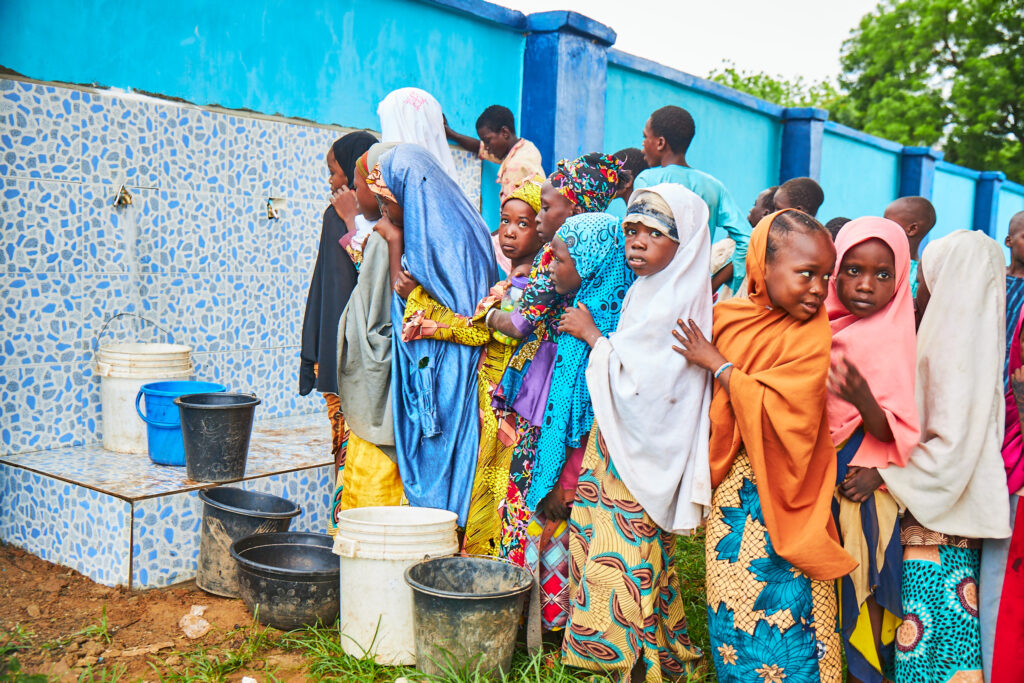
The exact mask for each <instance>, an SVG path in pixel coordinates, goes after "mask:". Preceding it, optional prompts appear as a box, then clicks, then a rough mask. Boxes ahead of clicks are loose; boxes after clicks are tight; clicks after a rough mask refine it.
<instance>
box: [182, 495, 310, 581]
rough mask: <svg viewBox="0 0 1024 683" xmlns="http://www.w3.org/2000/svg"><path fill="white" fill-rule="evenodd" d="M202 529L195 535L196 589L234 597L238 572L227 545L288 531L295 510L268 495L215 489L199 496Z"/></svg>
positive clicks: (296, 509) (296, 512)
mask: <svg viewBox="0 0 1024 683" xmlns="http://www.w3.org/2000/svg"><path fill="white" fill-rule="evenodd" d="M199 500H201V501H203V526H202V531H201V532H200V535H199V567H198V569H197V570H196V585H197V586H199V587H200V588H202V589H203V590H204V591H206V592H207V593H213V594H214V595H223V596H225V597H229V598H237V597H238V569H237V565H236V564H235V561H234V559H232V557H231V544H232V543H234V542H235V541H237V540H239V539H241V538H245V537H246V536H252V535H253V534H269V533H273V532H278V531H288V527H289V525H291V523H292V518H293V517H295V516H296V515H297V514H299V512H300V509H299V506H298V505H296V504H295V503H293V502H291V501H290V500H286V499H284V498H281V497H280V496H272V495H270V494H269V493H257V492H255V491H244V490H242V489H238V488H233V487H231V486H217V487H215V488H212V489H204V490H202V491H200V492H199Z"/></svg>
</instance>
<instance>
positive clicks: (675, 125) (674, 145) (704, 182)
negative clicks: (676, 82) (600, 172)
mask: <svg viewBox="0 0 1024 683" xmlns="http://www.w3.org/2000/svg"><path fill="white" fill-rule="evenodd" d="M693 135H694V123H693V117H692V116H690V112H688V111H686V110H685V109H683V108H682V107H675V106H671V105H670V106H667V107H662V108H661V109H658V110H657V111H655V112H654V113H653V114H651V117H650V118H649V119H648V120H647V124H646V125H644V145H643V151H644V158H645V159H647V163H648V164H650V165H651V168H649V169H647V170H646V171H644V172H642V173H641V174H640V175H638V176H637V177H636V179H635V180H634V181H633V189H634V190H639V189H641V188H644V187H651V186H653V185H658V184H660V183H677V184H679V185H682V186H683V187H686V188H687V189H689V190H691V191H692V192H695V193H696V194H697V195H698V196H700V198H701V199H703V200H704V203H705V204H707V205H708V227H709V228H710V229H711V241H712V242H714V241H715V239H716V238H718V236H717V233H718V230H719V229H720V228H721V229H724V230H725V231H726V232H727V233H728V234H729V237H731V238H732V240H733V241H734V242H736V250H735V251H734V252H733V255H732V263H733V280H732V284H731V286H732V289H733V290H734V291H735V290H736V289H737V288H738V287H739V285H740V283H741V282H742V281H743V276H744V274H745V273H746V260H747V244H748V243H749V242H750V227H749V226H748V225H747V221H746V220H745V217H744V216H743V213H742V211H740V208H739V206H737V205H736V202H735V201H734V200H733V198H732V195H730V194H729V190H727V189H726V187H725V185H723V184H722V182H721V181H720V180H718V179H717V178H715V177H714V176H712V175H710V174H708V173H704V172H703V171H698V170H697V169H695V168H690V167H689V166H687V164H686V150H687V149H689V147H690V142H692V141H693Z"/></svg>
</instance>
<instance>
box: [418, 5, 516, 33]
mask: <svg viewBox="0 0 1024 683" xmlns="http://www.w3.org/2000/svg"><path fill="white" fill-rule="evenodd" d="M417 1H418V2H422V3H423V4H425V5H437V6H438V7H444V8H445V9H449V10H452V11H454V12H458V13H459V14H466V15H469V16H471V17H474V18H476V19H483V20H484V21H489V22H491V23H495V24H501V25H502V26H508V27H509V28H514V29H518V30H520V31H522V30H525V29H526V15H525V14H523V13H522V12H520V11H518V10H514V9H508V8H507V7H502V6H501V5H495V4H494V3H492V2H484V0H417Z"/></svg>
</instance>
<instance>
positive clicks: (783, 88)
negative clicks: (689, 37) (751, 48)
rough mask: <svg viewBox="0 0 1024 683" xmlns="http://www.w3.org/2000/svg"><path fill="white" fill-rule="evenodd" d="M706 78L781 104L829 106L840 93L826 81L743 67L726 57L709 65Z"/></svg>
mask: <svg viewBox="0 0 1024 683" xmlns="http://www.w3.org/2000/svg"><path fill="white" fill-rule="evenodd" d="M708 78H709V79H710V80H712V81H714V82H715V83H721V84H722V85H725V86H728V87H730V88H732V89H734V90H739V91H740V92H745V93H747V94H749V95H753V96H754V97H760V98H761V99H762V100H768V101H769V102H774V103H775V104H779V105H782V106H783V107H819V108H821V109H831V108H832V107H834V106H835V105H836V103H837V102H838V100H839V99H840V97H841V95H840V93H839V90H838V89H837V88H836V86H835V84H833V83H832V82H830V81H827V80H826V81H805V80H804V79H803V77H801V76H797V77H796V78H795V79H788V78H785V77H784V76H773V75H771V74H767V73H764V72H763V71H745V70H743V69H737V68H736V65H735V64H733V63H732V62H730V61H728V60H726V61H723V62H722V66H721V67H719V68H717V69H713V70H712V71H711V73H710V74H709V75H708Z"/></svg>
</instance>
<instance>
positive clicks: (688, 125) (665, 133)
mask: <svg viewBox="0 0 1024 683" xmlns="http://www.w3.org/2000/svg"><path fill="white" fill-rule="evenodd" d="M694 130H695V127H694V123H693V117H692V116H690V112H688V111H686V110H685V109H683V108H682V107H676V106H674V105H671V104H670V105H668V106H667V107H662V108H661V109H658V110H656V111H655V112H654V113H653V114H651V132H652V133H654V134H655V135H656V136H658V137H661V138H665V143H666V144H667V145H668V146H669V149H671V150H672V151H673V152H675V153H676V154H685V153H686V150H688V149H689V148H690V143H691V142H693V134H694Z"/></svg>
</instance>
